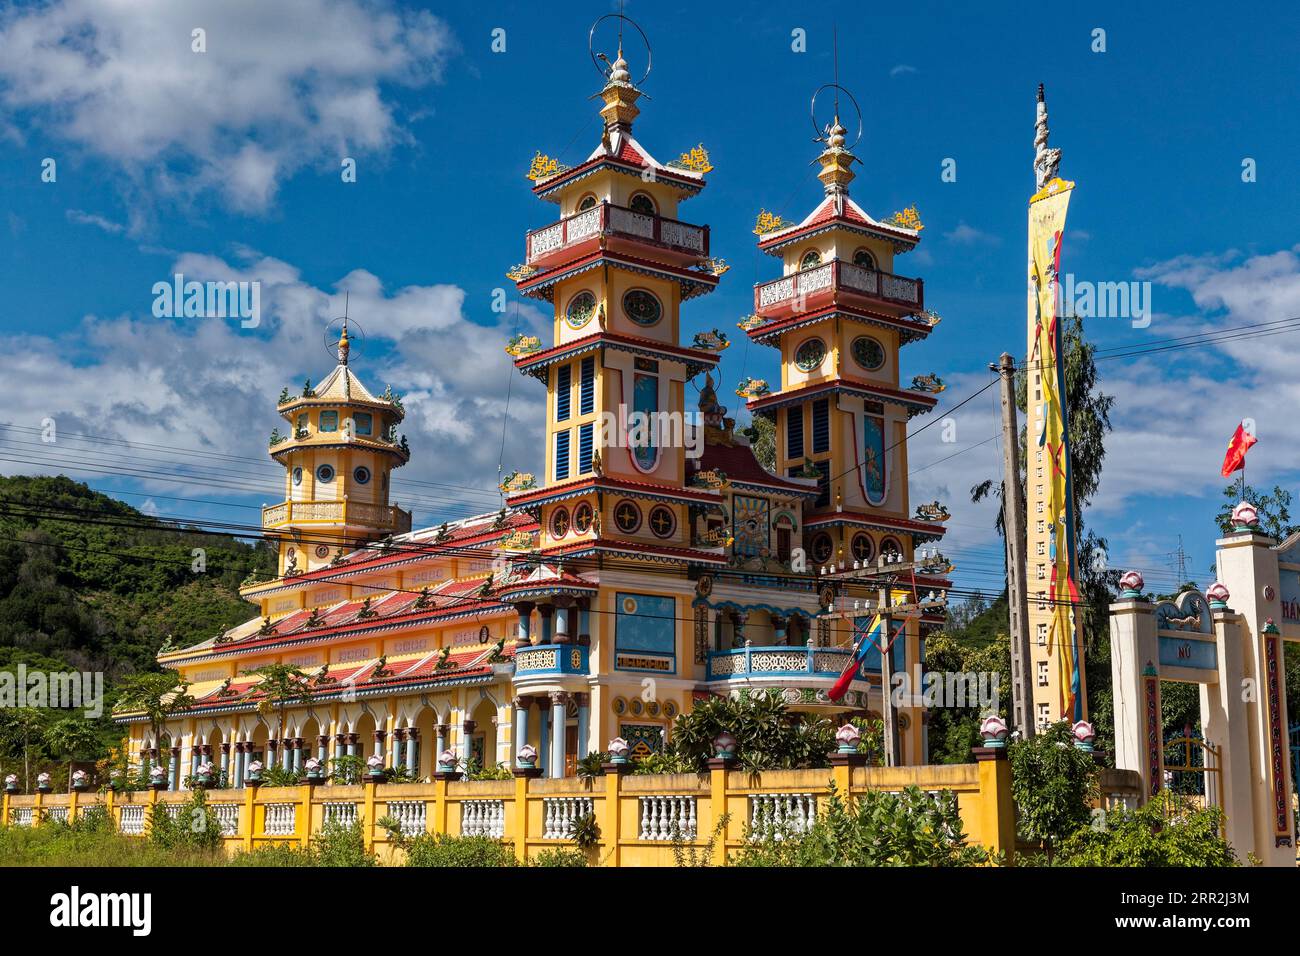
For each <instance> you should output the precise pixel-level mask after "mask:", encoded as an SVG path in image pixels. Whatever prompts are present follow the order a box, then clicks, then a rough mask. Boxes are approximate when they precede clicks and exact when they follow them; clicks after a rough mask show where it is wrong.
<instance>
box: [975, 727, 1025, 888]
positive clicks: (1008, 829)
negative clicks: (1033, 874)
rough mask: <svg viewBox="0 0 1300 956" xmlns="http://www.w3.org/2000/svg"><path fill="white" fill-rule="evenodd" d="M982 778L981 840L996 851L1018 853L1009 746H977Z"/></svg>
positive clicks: (1011, 861) (1009, 855)
mask: <svg viewBox="0 0 1300 956" xmlns="http://www.w3.org/2000/svg"><path fill="white" fill-rule="evenodd" d="M974 752H975V759H976V761H977V762H978V766H979V782H980V803H979V821H980V840H981V842H982V843H983V844H984V845H985V846H987V847H988V848H989V849H991V850H993V851H994V852H995V853H997V852H1001V853H1005V854H1006V862H1007V865H1008V866H1011V865H1013V864H1014V863H1015V856H1016V806H1015V802H1014V801H1013V800H1012V799H1011V761H1009V760H1008V759H1007V751H1006V748H1005V747H976V748H975V750H974Z"/></svg>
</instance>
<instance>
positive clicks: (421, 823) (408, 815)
mask: <svg viewBox="0 0 1300 956" xmlns="http://www.w3.org/2000/svg"><path fill="white" fill-rule="evenodd" d="M426 812H427V811H426V810H425V803H424V801H423V800H390V801H389V803H388V815H389V816H390V817H392V818H393V819H394V820H396V821H397V822H398V823H399V824H400V825H401V833H402V836H416V835H417V834H420V833H423V832H424V831H425V819H426V818H425V814H426Z"/></svg>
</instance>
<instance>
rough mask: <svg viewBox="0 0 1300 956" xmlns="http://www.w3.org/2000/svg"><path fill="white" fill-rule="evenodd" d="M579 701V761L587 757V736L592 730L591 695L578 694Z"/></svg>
mask: <svg viewBox="0 0 1300 956" xmlns="http://www.w3.org/2000/svg"><path fill="white" fill-rule="evenodd" d="M575 696H576V699H577V701H578V759H579V760H581V759H582V758H583V757H585V756H587V734H588V733H590V730H591V695H590V694H577V695H575Z"/></svg>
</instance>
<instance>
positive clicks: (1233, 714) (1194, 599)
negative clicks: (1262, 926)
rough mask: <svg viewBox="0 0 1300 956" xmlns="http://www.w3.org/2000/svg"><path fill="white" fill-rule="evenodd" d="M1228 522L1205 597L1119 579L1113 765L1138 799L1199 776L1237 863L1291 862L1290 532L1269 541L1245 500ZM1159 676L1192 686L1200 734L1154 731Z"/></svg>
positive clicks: (1296, 546)
mask: <svg viewBox="0 0 1300 956" xmlns="http://www.w3.org/2000/svg"><path fill="white" fill-rule="evenodd" d="M1233 520H1234V525H1235V526H1234V529H1233V532H1232V533H1231V534H1229V535H1228V536H1226V537H1224V538H1221V539H1219V540H1218V541H1217V542H1216V545H1217V549H1218V552H1217V559H1218V560H1217V568H1218V575H1219V581H1218V583H1215V584H1214V585H1212V586H1211V587H1209V588H1208V589H1207V590H1206V592H1205V593H1204V594H1202V593H1200V592H1199V591H1194V590H1191V591H1185V592H1184V593H1182V594H1180V595H1178V596H1177V598H1176V599H1174V600H1172V601H1171V600H1163V601H1158V602H1152V601H1149V600H1148V599H1147V598H1146V597H1145V596H1144V594H1143V587H1144V582H1143V580H1142V576H1141V575H1140V574H1138V573H1136V572H1132V571H1130V572H1129V573H1127V574H1125V575H1124V577H1123V578H1122V579H1121V582H1120V583H1121V588H1123V590H1122V592H1121V594H1120V598H1119V600H1118V601H1116V602H1115V603H1114V604H1112V605H1111V606H1110V635H1111V670H1112V677H1113V682H1114V684H1113V687H1114V701H1115V765H1116V766H1117V767H1119V768H1121V769H1129V770H1136V771H1138V772H1139V773H1140V774H1141V776H1142V779H1143V782H1144V785H1145V787H1146V792H1147V796H1148V797H1151V796H1157V795H1159V794H1160V793H1161V792H1162V791H1163V790H1165V789H1166V788H1168V787H1170V782H1171V778H1172V781H1173V786H1172V788H1171V789H1172V790H1173V791H1174V792H1175V794H1177V793H1178V792H1179V791H1183V792H1184V795H1185V796H1186V795H1188V794H1187V791H1189V786H1188V782H1189V778H1194V775H1196V774H1200V776H1201V777H1202V779H1201V780H1200V781H1199V788H1197V787H1196V786H1195V781H1194V779H1193V780H1192V783H1193V787H1192V788H1191V789H1196V790H1197V792H1196V794H1195V796H1196V797H1197V798H1198V799H1199V800H1200V801H1201V802H1204V803H1207V804H1215V805H1218V806H1221V807H1222V808H1223V812H1224V817H1225V820H1224V835H1225V837H1226V838H1227V839H1228V842H1229V843H1231V844H1232V846H1233V848H1234V849H1235V850H1236V851H1237V853H1238V855H1239V857H1240V858H1241V859H1242V860H1243V862H1244V861H1245V859H1246V855H1247V853H1253V854H1254V855H1255V856H1256V857H1258V858H1259V859H1260V860H1262V861H1263V862H1264V863H1265V865H1269V866H1294V865H1295V862H1296V861H1295V822H1294V819H1293V812H1292V793H1293V782H1292V772H1291V759H1290V757H1291V751H1290V746H1289V744H1290V741H1289V738H1288V733H1287V728H1288V726H1289V724H1288V718H1287V709H1286V672H1285V667H1284V666H1283V658H1282V650H1283V644H1282V642H1283V641H1284V640H1300V602H1297V599H1298V598H1300V535H1293V536H1292V537H1291V538H1289V539H1288V540H1287V541H1285V542H1282V543H1281V544H1278V543H1277V542H1276V541H1274V540H1273V539H1272V538H1270V537H1268V536H1267V535H1264V534H1261V533H1260V532H1259V530H1258V523H1257V519H1256V517H1255V512H1254V509H1253V508H1251V507H1250V506H1249V505H1246V504H1244V503H1243V504H1242V505H1238V506H1237V508H1236V509H1235V510H1234V512H1233ZM1288 601H1290V602H1293V603H1290V604H1288V603H1287V602H1288ZM1229 602H1231V606H1230V605H1229ZM1287 613H1290V614H1291V615H1292V617H1290V618H1288V617H1287V616H1286V614H1287ZM1278 620H1281V621H1282V622H1283V625H1282V627H1279V626H1278V624H1277V623H1276V622H1277V621H1278ZM1162 680H1168V681H1184V682H1189V683H1194V684H1197V685H1198V686H1199V688H1200V709H1201V724H1202V732H1201V735H1200V736H1199V737H1198V736H1196V735H1194V734H1193V733H1191V732H1188V731H1185V732H1184V734H1183V737H1182V738H1176V739H1173V740H1168V741H1167V740H1166V739H1165V738H1164V733H1163V729H1162V715H1161V703H1160V682H1161V681H1162ZM1180 744H1181V748H1180Z"/></svg>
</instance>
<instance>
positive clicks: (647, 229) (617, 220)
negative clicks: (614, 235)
mask: <svg viewBox="0 0 1300 956" xmlns="http://www.w3.org/2000/svg"><path fill="white" fill-rule="evenodd" d="M609 228H610V230H611V231H613V232H621V233H623V234H625V235H629V236H639V237H640V238H642V239H653V238H654V234H655V218H654V216H647V215H645V214H644V213H639V212H632V210H630V209H622V208H620V207H619V206H610V207H609Z"/></svg>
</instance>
